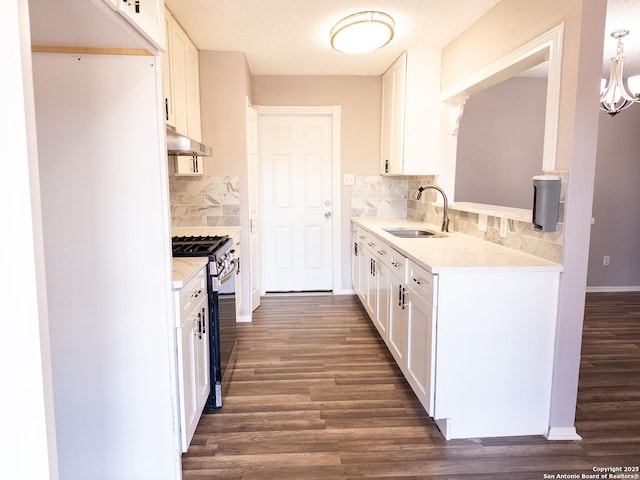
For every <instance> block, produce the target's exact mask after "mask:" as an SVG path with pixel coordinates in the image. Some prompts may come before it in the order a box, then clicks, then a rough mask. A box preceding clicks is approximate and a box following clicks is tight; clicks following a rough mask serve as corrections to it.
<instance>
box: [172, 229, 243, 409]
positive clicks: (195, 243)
mask: <svg viewBox="0 0 640 480" xmlns="http://www.w3.org/2000/svg"><path fill="white" fill-rule="evenodd" d="M171 244H172V250H173V256H174V257H208V259H209V263H208V265H207V272H208V275H207V293H208V297H209V298H208V304H209V315H208V317H209V369H210V379H211V391H210V392H209V398H208V399H207V402H206V404H205V412H208V411H212V410H215V409H217V408H220V407H221V406H222V396H223V394H224V391H225V390H226V387H227V386H228V384H229V379H230V376H231V371H232V370H233V365H234V363H235V346H236V337H237V334H236V300H235V292H236V281H235V280H236V275H237V274H238V272H239V268H240V259H239V258H237V257H236V250H235V249H234V248H233V247H234V242H233V239H232V238H231V237H229V236H228V235H224V236H217V235H213V236H201V235H194V236H175V237H172V238H171ZM238 287H239V285H238Z"/></svg>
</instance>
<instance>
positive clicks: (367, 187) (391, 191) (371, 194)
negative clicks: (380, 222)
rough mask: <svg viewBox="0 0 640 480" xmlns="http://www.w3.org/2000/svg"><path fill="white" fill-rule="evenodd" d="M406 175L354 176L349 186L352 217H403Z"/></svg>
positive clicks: (405, 210) (405, 208) (405, 213)
mask: <svg viewBox="0 0 640 480" xmlns="http://www.w3.org/2000/svg"><path fill="white" fill-rule="evenodd" d="M406 215H407V179H406V177H383V176H381V175H375V176H356V179H355V183H354V185H353V187H351V216H352V217H405V216H406Z"/></svg>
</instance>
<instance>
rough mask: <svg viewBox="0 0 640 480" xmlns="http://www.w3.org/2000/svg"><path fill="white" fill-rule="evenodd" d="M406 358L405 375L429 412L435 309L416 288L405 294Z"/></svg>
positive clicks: (431, 404)
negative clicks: (420, 295) (421, 296)
mask: <svg viewBox="0 0 640 480" xmlns="http://www.w3.org/2000/svg"><path fill="white" fill-rule="evenodd" d="M406 297H407V298H406V301H407V306H406V310H405V311H406V318H407V321H406V325H407V358H406V373H405V376H406V377H407V380H408V381H409V384H410V385H411V387H412V388H413V391H414V392H415V394H416V396H417V397H418V399H419V400H420V402H421V403H422V405H423V406H424V408H425V410H426V411H427V413H428V414H429V415H431V416H433V396H434V379H435V376H434V369H435V348H434V338H435V336H434V330H435V321H434V313H435V309H434V308H433V307H432V306H431V305H430V304H428V303H427V302H425V301H423V300H421V298H420V297H419V294H418V292H417V291H415V290H413V289H409V290H408V292H407V296H406Z"/></svg>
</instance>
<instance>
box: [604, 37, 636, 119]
mask: <svg viewBox="0 0 640 480" xmlns="http://www.w3.org/2000/svg"><path fill="white" fill-rule="evenodd" d="M627 35H629V30H616V31H615V32H611V36H612V37H613V38H615V39H616V40H618V48H617V50H616V56H615V57H612V58H611V74H610V77H609V81H608V82H607V81H606V80H605V79H602V83H601V89H600V110H604V111H605V112H607V113H608V114H609V115H611V116H612V117H613V116H614V115H616V114H617V113H619V112H621V111H622V110H624V109H625V108H628V107H630V106H631V105H633V104H634V103H640V75H636V76H635V77H630V78H629V79H627V80H626V81H625V80H624V79H623V78H622V63H623V60H624V57H623V56H622V51H623V50H624V45H622V39H623V38H624V37H626V36H627ZM630 87H631V89H630ZM634 92H638V93H634Z"/></svg>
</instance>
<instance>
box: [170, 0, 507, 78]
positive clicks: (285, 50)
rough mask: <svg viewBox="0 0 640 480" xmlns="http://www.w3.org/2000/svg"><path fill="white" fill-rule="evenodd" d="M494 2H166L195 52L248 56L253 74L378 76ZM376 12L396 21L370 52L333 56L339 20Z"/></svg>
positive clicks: (442, 42) (441, 41)
mask: <svg viewBox="0 0 640 480" xmlns="http://www.w3.org/2000/svg"><path fill="white" fill-rule="evenodd" d="M498 1H499V0H455V1H452V0H394V1H392V2H390V1H389V0H166V4H167V7H168V8H169V10H171V12H172V13H173V15H174V17H175V18H176V20H177V21H178V23H180V25H181V26H182V28H184V29H185V31H186V32H187V33H188V35H189V37H190V38H191V40H192V41H193V43H195V45H196V47H197V48H198V49H199V50H226V51H241V52H245V54H246V57H247V61H248V63H249V68H250V69H251V73H252V74H254V75H380V74H382V73H383V72H384V71H385V70H386V69H387V68H388V67H389V65H391V64H392V63H393V61H394V60H395V59H396V58H397V57H398V56H400V54H401V53H402V52H403V51H404V50H407V49H410V48H423V49H435V50H439V49H441V48H443V47H444V46H446V45H447V44H448V43H449V42H450V41H451V40H453V39H454V38H456V37H457V36H458V35H459V34H460V32H462V31H464V30H465V29H466V28H468V27H469V26H470V25H471V24H473V23H474V22H475V20H476V19H478V18H479V17H481V16H482V15H484V13H485V12H487V11H488V10H489V9H490V8H491V7H492V6H493V5H495V4H496V3H498ZM363 10H380V11H384V12H385V13H387V14H389V15H391V17H393V19H394V21H395V23H396V33H395V37H394V39H393V40H392V42H391V43H390V44H389V45H387V46H386V47H384V48H381V49H380V50H377V51H375V52H370V53H365V54H360V55H346V54H344V53H339V52H336V51H335V50H333V49H332V48H331V46H330V44H329V31H330V30H331V27H332V26H333V25H334V24H335V23H336V22H337V21H338V20H340V19H341V18H343V17H345V16H347V15H349V14H352V13H356V12H359V11H363Z"/></svg>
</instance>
